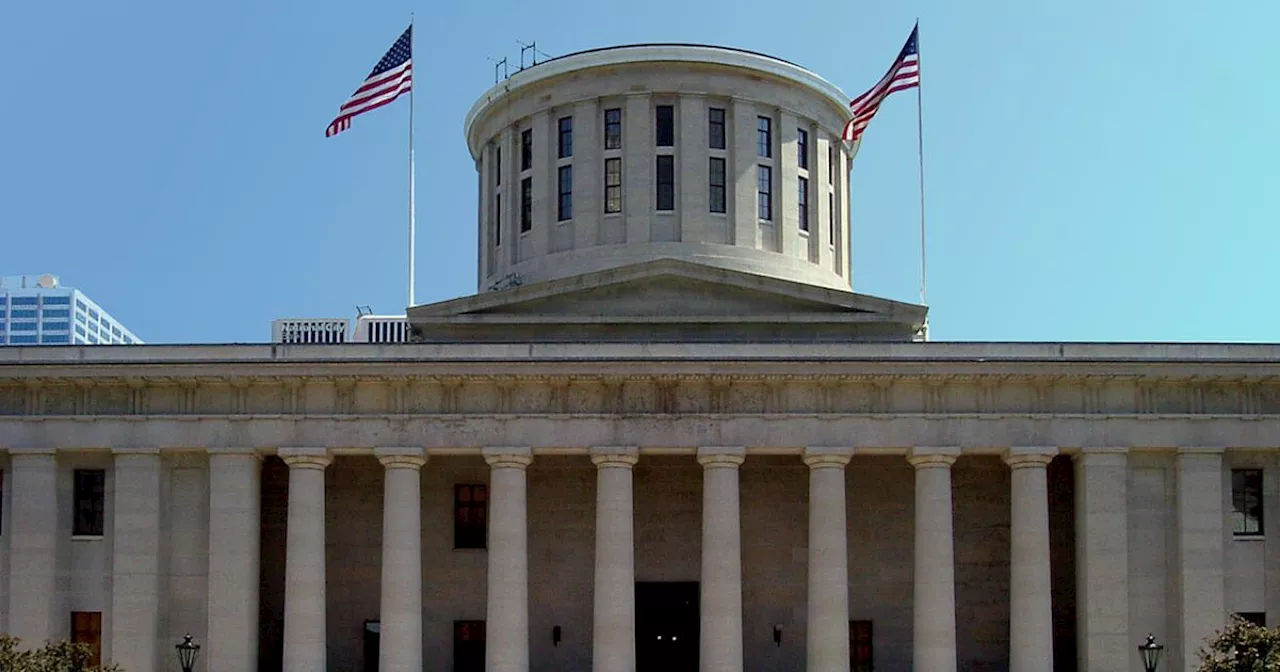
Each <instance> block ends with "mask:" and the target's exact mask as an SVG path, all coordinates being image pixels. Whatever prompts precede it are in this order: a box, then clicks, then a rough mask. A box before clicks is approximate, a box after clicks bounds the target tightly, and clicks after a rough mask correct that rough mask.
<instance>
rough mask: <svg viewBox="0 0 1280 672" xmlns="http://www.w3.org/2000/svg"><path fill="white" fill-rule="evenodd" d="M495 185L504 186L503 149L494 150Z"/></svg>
mask: <svg viewBox="0 0 1280 672" xmlns="http://www.w3.org/2000/svg"><path fill="white" fill-rule="evenodd" d="M493 183H494V184H495V185H497V186H502V147H494V148H493Z"/></svg>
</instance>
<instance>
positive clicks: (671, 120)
mask: <svg viewBox="0 0 1280 672" xmlns="http://www.w3.org/2000/svg"><path fill="white" fill-rule="evenodd" d="M654 119H656V120H657V125H658V127H657V129H656V130H657V133H656V135H655V136H654V137H655V138H657V144H658V146H659V147H671V146H673V145H675V144H676V129H675V126H676V113H675V108H673V107H671V106H670V105H659V106H658V107H657V109H656V110H654Z"/></svg>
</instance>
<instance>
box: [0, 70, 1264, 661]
mask: <svg viewBox="0 0 1280 672" xmlns="http://www.w3.org/2000/svg"><path fill="white" fill-rule="evenodd" d="M848 101H849V97H848V96H847V95H845V94H844V93H842V92H841V91H840V90H839V89H837V88H836V87H834V86H833V85H831V84H830V83H828V82H827V81H825V80H824V79H822V78H821V77H819V76H817V75H815V74H814V73H812V72H810V71H808V70H805V69H803V68H801V67H798V66H796V65H794V64H792V63H788V62H786V61H783V60H780V59H777V58H772V57H769V56H764V55H760V54H755V53H750V52H745V51H740V50H735V49H726V48H719V47H706V46H694V45H637V46H625V47H616V48H609V49H600V50H594V51H587V52H581V53H577V54H572V55H569V56H564V57H561V58H557V59H553V60H550V61H547V62H544V63H541V64H538V65H536V66H534V67H531V68H528V69H525V70H523V71H521V72H520V73H518V74H516V75H513V76H512V77H510V78H508V79H506V80H503V81H501V82H499V83H498V84H497V85H495V86H494V87H493V88H492V89H491V90H489V91H488V92H487V93H485V94H484V95H483V96H482V97H481V98H480V100H479V101H478V102H477V103H476V104H475V106H474V107H473V109H472V110H471V112H470V114H469V115H468V116H467V118H466V121H465V128H466V142H467V143H468V145H469V147H470V150H471V154H472V156H473V157H474V159H475V168H476V179H477V192H478V200H477V206H478V207H477V210H478V212H477V224H478V226H477V234H478V245H477V247H478V259H477V278H476V281H477V282H476V285H477V293H476V294H474V295H472V296H466V297H462V298H457V299H453V300H449V301H444V302H440V303H434V304H428V305H418V306H410V307H409V308H408V310H407V322H408V329H409V337H408V340H409V342H407V343H374V342H362V343H355V342H332V343H319V342H307V343H276V344H261V345H136V346H130V347H105V346H97V347H88V346H76V345H66V346H61V347H58V346H40V345H35V346H30V347H9V348H2V349H0V492H2V493H3V497H2V499H0V503H2V504H3V508H2V514H0V632H7V633H11V634H13V635H14V636H17V637H20V638H22V640H23V641H24V642H28V643H35V642H39V641H42V640H46V639H60V638H71V639H74V640H76V641H80V642H85V643H88V644H90V645H91V646H93V647H94V648H95V651H96V653H97V655H99V656H100V658H101V659H102V660H103V661H108V660H109V661H114V662H116V663H118V664H120V665H122V666H123V667H124V668H125V669H126V670H127V671H128V672H156V671H159V670H176V669H177V660H176V656H175V652H174V645H175V644H177V643H178V642H180V641H182V638H183V635H184V634H185V633H191V635H192V636H193V637H194V638H195V640H196V641H197V642H198V643H199V644H200V645H201V647H202V648H201V652H200V657H199V659H198V661H197V669H198V670H201V671H208V672H245V671H249V670H263V671H272V672H275V671H280V670H285V671H287V672H321V671H329V670H331V671H334V672H346V671H370V672H373V671H376V670H381V671H382V672H418V671H420V670H429V671H433V672H450V671H457V672H465V671H470V670H475V671H480V670H484V671H486V672H526V671H528V670H534V671H538V672H571V671H584V672H585V671H588V670H594V671H596V672H633V671H637V670H638V671H640V672H648V671H658V672H686V671H695V670H698V671H706V672H739V671H743V670H746V671H751V672H799V671H802V670H803V671H806V672H846V671H849V672H870V671H871V670H875V672H898V671H903V672H905V671H908V670H921V671H926V672H956V671H963V672H987V671H995V672H1004V671H1006V670H1008V671H1011V672H1049V671H1050V670H1057V671H1059V672H1069V671H1077V670H1078V671H1080V672H1142V670H1143V666H1142V663H1141V660H1140V657H1139V653H1138V649H1137V647H1138V645H1139V644H1141V643H1142V642H1143V641H1145V640H1146V637H1147V635H1148V634H1152V635H1153V636H1154V637H1155V639H1156V641H1157V642H1158V643H1160V644H1161V645H1163V646H1164V647H1165V648H1164V656H1163V658H1162V660H1161V663H1160V665H1161V667H1160V668H1159V669H1160V670H1161V672H1163V671H1165V670H1168V671H1170V672H1184V671H1187V670H1193V669H1195V667H1196V664H1197V656H1196V652H1197V651H1198V649H1199V647H1200V645H1201V643H1202V641H1203V640H1204V639H1205V638H1206V637H1207V636H1210V635H1211V634H1212V633H1213V632H1214V631H1215V630H1217V629H1220V628H1222V627H1223V626H1224V625H1225V624H1226V623H1227V622H1228V619H1229V618H1230V617H1231V616H1232V615H1233V614H1240V615H1242V616H1243V617H1245V618H1249V619H1252V620H1254V621H1257V622H1262V623H1267V624H1272V625H1274V624H1277V623H1280V528H1278V527H1277V525H1278V524H1280V508H1278V507H1280V500H1277V493H1278V492H1280V460H1278V459H1277V457H1278V456H1280V451H1277V446H1280V346H1275V345H1214V344H1183V345H1173V344H1139V343H1134V344H1085V343H943V342H929V341H926V340H925V339H923V338H922V336H921V333H922V329H923V327H924V324H925V316H926V308H925V307H924V306H920V305H914V304H909V303H901V302H896V301H890V300H885V299H882V298H876V297H872V296H866V295H863V294H857V293H854V292H853V291H851V290H850V277H851V276H850V270H851V269H850V259H849V249H850V241H849V231H850V226H849V195H850V188H849V177H850V171H851V168H852V156H851V152H852V151H853V150H854V149H856V148H853V147H846V146H845V145H844V144H843V143H842V142H841V141H840V140H839V136H840V132H841V129H842V128H843V126H844V123H845V121H846V119H847V115H848V107H847V105H848Z"/></svg>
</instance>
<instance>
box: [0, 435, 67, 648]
mask: <svg viewBox="0 0 1280 672" xmlns="http://www.w3.org/2000/svg"><path fill="white" fill-rule="evenodd" d="M9 471H10V481H9V483H10V484H11V485H10V486H9V487H11V488H12V489H13V492H12V493H11V495H10V497H9V501H10V502H11V503H12V509H13V512H12V513H10V514H9V529H8V530H5V532H4V533H5V534H8V535H10V538H9V577H8V579H9V634H11V635H13V636H14V637H17V638H19V639H21V640H22V641H23V642H24V643H25V644H26V645H27V646H29V647H30V646H39V644H40V642H43V641H45V640H51V639H61V638H62V637H63V636H64V635H65V634H66V632H65V630H64V628H65V627H66V625H65V624H64V625H61V626H59V625H57V624H56V623H57V622H60V621H62V620H64V619H61V616H62V614H61V612H60V611H59V610H58V609H57V605H58V604H59V600H58V586H57V582H56V577H57V571H58V536H59V534H60V532H59V528H58V461H57V458H56V457H55V453H54V451H53V449H51V448H50V449H34V450H33V449H21V450H10V451H9ZM68 618H69V617H68Z"/></svg>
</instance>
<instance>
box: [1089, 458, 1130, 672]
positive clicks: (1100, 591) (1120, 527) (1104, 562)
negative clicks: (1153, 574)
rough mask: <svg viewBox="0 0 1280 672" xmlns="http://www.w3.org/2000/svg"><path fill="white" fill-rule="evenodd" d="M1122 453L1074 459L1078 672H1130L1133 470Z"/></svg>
mask: <svg viewBox="0 0 1280 672" xmlns="http://www.w3.org/2000/svg"><path fill="white" fill-rule="evenodd" d="M1127 452H1128V451H1126V450H1125V449H1124V448H1083V449H1081V451H1080V452H1079V453H1076V455H1075V458H1074V459H1075V470H1076V480H1075V490H1076V492H1075V495H1076V514H1075V515H1076V622H1077V630H1078V632H1077V641H1078V642H1079V645H1078V653H1077V659H1078V660H1079V661H1080V672H1127V670H1128V669H1129V667H1130V661H1132V660H1133V659H1134V657H1135V656H1137V651H1136V649H1135V648H1134V647H1136V646H1137V645H1136V644H1134V643H1133V642H1134V641H1137V640H1136V639H1135V640H1133V641H1130V637H1129V495H1128V486H1129V467H1128V462H1129V459H1128V455H1127V454H1126V453H1127Z"/></svg>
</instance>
